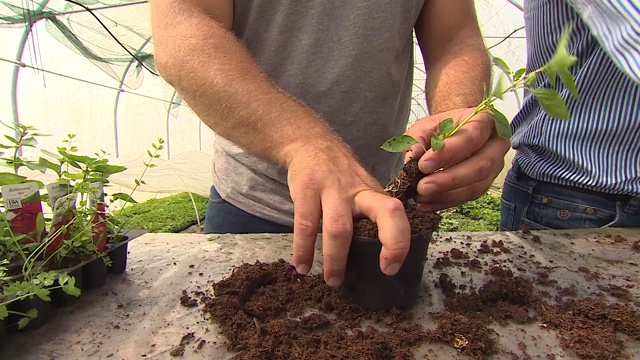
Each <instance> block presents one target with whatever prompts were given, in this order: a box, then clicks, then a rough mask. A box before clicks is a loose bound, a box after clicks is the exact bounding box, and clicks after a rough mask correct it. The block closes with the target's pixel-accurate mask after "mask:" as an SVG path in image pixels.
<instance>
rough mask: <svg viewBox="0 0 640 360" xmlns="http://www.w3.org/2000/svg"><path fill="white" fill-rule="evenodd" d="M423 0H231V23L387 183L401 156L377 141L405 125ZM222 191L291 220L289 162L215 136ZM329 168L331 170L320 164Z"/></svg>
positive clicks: (271, 71) (255, 209)
mask: <svg viewBox="0 0 640 360" xmlns="http://www.w3.org/2000/svg"><path fill="white" fill-rule="evenodd" d="M423 3H424V0H402V1H400V0H395V1H388V0H369V1H299V0H237V1H235V9H234V23H233V29H232V30H233V32H234V34H235V35H236V36H237V37H238V38H239V39H240V41H241V42H242V43H243V44H244V45H245V46H246V47H247V48H248V50H249V51H250V52H251V54H252V55H253V57H254V58H255V59H256V61H257V63H258V64H259V66H260V68H261V69H262V70H263V71H264V72H265V73H266V74H267V75H268V76H269V77H270V78H271V79H272V80H273V81H274V83H275V84H277V85H278V86H280V87H281V88H282V89H283V90H285V91H287V92H288V93H289V94H292V95H293V96H295V97H296V98H298V99H300V100H301V101H303V102H304V103H306V104H307V105H308V106H309V107H310V108H312V109H313V110H314V111H316V112H317V113H319V114H321V115H322V116H323V118H324V119H325V120H326V121H327V122H328V123H329V125H330V126H331V127H332V128H333V129H334V130H335V131H336V133H337V134H338V135H339V136H340V137H342V139H344V141H345V142H346V143H347V144H349V145H350V146H351V147H352V149H353V151H354V152H355V154H356V156H357V157H358V159H359V160H360V161H361V162H362V164H363V165H364V166H365V168H366V169H367V170H369V172H370V173H371V174H372V175H373V176H375V177H376V178H377V179H378V181H379V182H380V183H381V184H382V185H383V186H384V185H386V183H387V182H388V181H389V180H390V179H391V178H392V176H393V175H394V174H395V173H396V172H397V171H398V170H399V169H400V167H401V166H402V156H401V155H400V154H390V153H387V152H385V151H384V150H382V149H380V148H379V146H380V145H381V144H382V143H383V142H384V141H385V140H387V139H388V138H389V137H391V136H395V135H399V134H402V133H403V132H404V131H405V129H406V126H407V121H408V119H409V111H410V104H411V90H412V84H413V26H414V24H415V22H416V20H417V18H418V15H419V14H420V10H421V9H422V5H423ZM214 151H215V153H214V161H213V184H214V186H215V187H216V189H217V190H218V192H219V193H220V195H221V196H222V198H223V199H225V200H226V201H228V202H230V203H231V204H233V205H235V206H237V207H239V208H241V209H242V210H244V211H246V212H248V213H251V214H253V215H256V216H259V217H261V218H264V219H267V220H270V221H273V222H276V223H279V224H283V225H287V226H293V203H292V201H291V197H290V195H289V188H288V186H287V171H286V169H284V168H282V167H279V166H276V165H274V164H273V163H270V162H267V161H264V160H262V159H259V158H257V157H255V156H253V155H251V154H250V153H248V152H246V151H244V150H243V149H242V148H240V147H238V146H237V145H235V144H234V143H232V142H231V141H229V140H227V139H225V138H222V137H221V136H217V137H216V141H215V144H214ZM327 176H332V174H327Z"/></svg>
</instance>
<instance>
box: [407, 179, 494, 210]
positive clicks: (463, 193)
mask: <svg viewBox="0 0 640 360" xmlns="http://www.w3.org/2000/svg"><path fill="white" fill-rule="evenodd" d="M491 184H493V180H492V179H483V180H481V181H479V182H477V183H475V184H472V185H469V186H466V187H464V188H461V189H457V190H452V191H447V192H446V193H444V194H442V196H438V197H437V198H433V199H431V200H429V201H426V202H421V203H418V206H417V210H418V211H429V212H434V211H439V210H444V209H449V208H452V207H454V206H458V205H460V204H463V203H465V202H467V201H471V200H475V199H478V198H479V197H481V196H482V195H484V194H485V193H486V192H487V190H489V188H490V187H491Z"/></svg>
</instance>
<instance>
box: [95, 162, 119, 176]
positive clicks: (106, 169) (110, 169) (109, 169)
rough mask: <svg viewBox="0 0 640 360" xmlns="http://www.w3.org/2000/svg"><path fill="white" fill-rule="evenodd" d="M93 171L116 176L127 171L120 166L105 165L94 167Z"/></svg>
mask: <svg viewBox="0 0 640 360" xmlns="http://www.w3.org/2000/svg"><path fill="white" fill-rule="evenodd" d="M95 170H96V171H97V172H100V173H103V174H108V175H111V174H117V173H121V172H123V171H125V170H127V168H126V167H124V166H120V165H106V164H102V165H96V168H95Z"/></svg>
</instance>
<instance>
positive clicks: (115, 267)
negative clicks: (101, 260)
mask: <svg viewBox="0 0 640 360" xmlns="http://www.w3.org/2000/svg"><path fill="white" fill-rule="evenodd" d="M128 250H129V243H128V242H124V243H122V244H119V245H117V246H115V247H114V248H113V249H111V250H110V251H109V259H111V266H109V268H108V271H109V274H122V273H123V272H125V271H126V270H127V252H128Z"/></svg>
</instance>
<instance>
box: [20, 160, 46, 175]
mask: <svg viewBox="0 0 640 360" xmlns="http://www.w3.org/2000/svg"><path fill="white" fill-rule="evenodd" d="M23 165H24V166H26V167H27V168H28V169H29V170H35V171H40V172H41V173H43V174H44V173H45V172H46V171H47V166H45V165H42V164H40V163H39V162H33V161H25V162H23Z"/></svg>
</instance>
